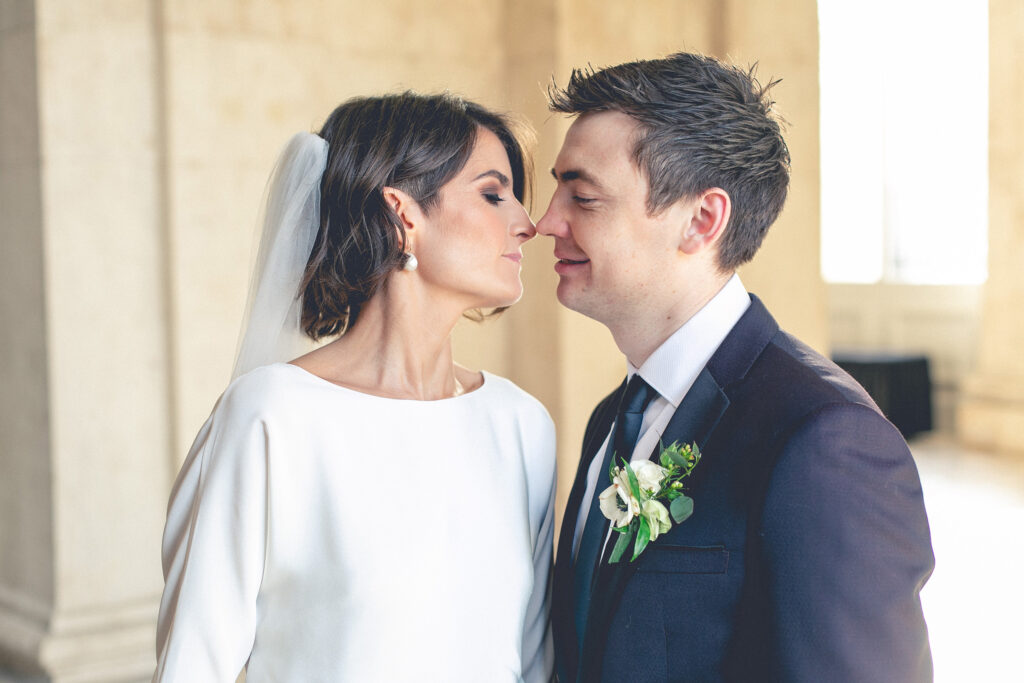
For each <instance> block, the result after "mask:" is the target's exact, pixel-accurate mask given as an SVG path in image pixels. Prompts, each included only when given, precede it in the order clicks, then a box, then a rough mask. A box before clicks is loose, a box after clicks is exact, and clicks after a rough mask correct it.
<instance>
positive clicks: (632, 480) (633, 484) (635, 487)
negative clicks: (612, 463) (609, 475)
mask: <svg viewBox="0 0 1024 683" xmlns="http://www.w3.org/2000/svg"><path fill="white" fill-rule="evenodd" d="M622 466H623V467H624V468H625V470H626V476H627V477H628V478H629V491H630V493H632V494H633V497H634V498H636V499H637V500H640V483H639V482H638V481H637V480H636V473H635V472H633V468H632V467H630V466H629V463H628V462H626V461H625V460H623V461H622Z"/></svg>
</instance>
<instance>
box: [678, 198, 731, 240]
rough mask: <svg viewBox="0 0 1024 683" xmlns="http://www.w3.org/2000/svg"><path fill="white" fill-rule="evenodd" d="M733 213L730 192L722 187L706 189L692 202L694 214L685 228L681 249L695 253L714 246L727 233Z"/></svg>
mask: <svg viewBox="0 0 1024 683" xmlns="http://www.w3.org/2000/svg"><path fill="white" fill-rule="evenodd" d="M731 213H732V200H731V199H730V198H729V193H728V192H726V191H725V190H723V189H722V188H720V187H712V188H711V189H708V190H704V191H703V192H702V193H701V194H700V196H699V197H697V199H696V201H694V202H693V204H692V216H691V217H690V220H689V224H688V225H687V226H685V228H684V229H683V235H682V238H681V239H680V241H679V250H680V251H682V252H683V253H686V254H690V255H693V254H697V253H699V252H701V251H703V250H705V249H709V248H711V247H712V246H714V245H715V243H717V242H718V240H719V239H721V237H722V235H723V234H724V233H725V227H726V225H727V224H728V223H729V216H730V215H731Z"/></svg>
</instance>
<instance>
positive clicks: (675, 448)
mask: <svg viewBox="0 0 1024 683" xmlns="http://www.w3.org/2000/svg"><path fill="white" fill-rule="evenodd" d="M662 453H664V454H665V455H666V456H667V457H668V459H669V460H671V461H672V464H673V465H675V466H676V467H679V468H680V469H682V470H683V471H684V472H685V471H686V467H687V462H686V457H685V456H684V455H683V453H682V451H680V449H679V442H677V441H674V442H672V445H671V446H669V447H668V448H666V449H665V450H663V451H662Z"/></svg>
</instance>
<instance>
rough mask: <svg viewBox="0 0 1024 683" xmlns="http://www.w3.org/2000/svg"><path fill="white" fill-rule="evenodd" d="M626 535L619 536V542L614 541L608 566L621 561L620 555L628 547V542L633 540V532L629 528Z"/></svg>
mask: <svg viewBox="0 0 1024 683" xmlns="http://www.w3.org/2000/svg"><path fill="white" fill-rule="evenodd" d="M624 528H625V529H627V531H626V533H623V534H619V540H617V541H615V547H614V548H612V556H611V557H610V558H608V564H615V563H616V562H618V561H619V560H621V559H622V554H623V553H624V552H626V548H628V547H629V542H630V541H631V540H633V532H632V530H631V529H630V528H629V527H624Z"/></svg>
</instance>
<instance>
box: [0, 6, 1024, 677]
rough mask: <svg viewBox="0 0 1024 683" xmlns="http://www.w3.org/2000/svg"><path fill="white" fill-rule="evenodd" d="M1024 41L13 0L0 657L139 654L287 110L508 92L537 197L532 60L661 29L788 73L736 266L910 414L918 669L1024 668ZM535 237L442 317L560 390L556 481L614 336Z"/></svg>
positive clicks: (888, 405)
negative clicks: (785, 172) (777, 138)
mask: <svg viewBox="0 0 1024 683" xmlns="http://www.w3.org/2000/svg"><path fill="white" fill-rule="evenodd" d="M1022 45H1024V3H1022V2H1020V1H1019V0H990V1H989V2H987V3H985V2H974V1H971V0H961V1H959V2H957V1H953V0H950V1H949V2H938V3H936V2H923V1H914V0H889V1H887V2H884V3H882V2H880V1H878V0H868V1H863V2H859V3H856V4H854V3H842V2H838V1H832V2H830V1H829V0H821V1H820V2H815V1H814V0H777V1H776V2H772V3H763V2H756V1H755V0H643V1H640V0H617V1H613V0H608V1H593V0H592V1H585V0H518V1H513V0H475V1H473V2H468V1H466V2H459V1H456V0H438V1H435V2H430V3H427V2H421V1H418V0H376V1H375V2H361V1H356V0H301V1H300V0H293V1H290V2H289V1H286V0H276V1H269V0H252V1H249V2H247V1H245V0H90V1H89V2H82V1H79V0H35V1H33V0H0V681H4V682H13V681H21V682H23V681H60V682H72V681H74V682H86V681H90V682H91V681H97V682H98V681H142V680H148V678H149V676H150V675H151V673H152V669H153V666H154V662H155V658H154V652H153V650H154V645H153V643H154V639H155V636H154V629H155V619H156V611H157V607H158V604H159V596H160V592H161V589H162V586H163V581H162V575H161V568H160V535H161V532H162V528H163V523H164V514H165V509H166V502H167V496H168V493H169V491H170V487H171V484H172V482H173V479H174V476H175V474H176V472H177V469H178V467H179V466H180V464H181V461H182V459H183V458H184V455H185V453H186V451H187V449H188V446H189V445H190V443H191V440H192V438H193V436H194V435H195V433H196V431H197V430H198V428H199V427H200V425H201V424H202V422H203V420H204V419H205V418H206V416H207V415H208V414H209V411H210V409H211V408H212V406H213V404H214V402H215V401H216V399H217V397H218V396H219V394H220V392H221V391H222V390H223V389H224V387H225V386H226V384H227V381H228V379H229V375H230V371H231V364H232V360H233V355H234V351H235V344H236V341H237V336H238V326H239V323H240V320H241V315H242V307H243V304H244V300H245V295H246V291H247V286H248V271H249V264H250V262H251V259H252V258H253V256H254V245H253V239H254V236H255V234H256V229H255V221H256V217H257V213H258V210H259V203H260V199H261V195H262V192H263V187H264V183H265V181H266V178H267V176H268V174H269V171H270V168H271V166H272V164H273V162H274V159H275V158H276V156H277V154H278V152H279V151H280V149H281V147H282V146H283V144H284V143H285V142H286V141H287V139H288V138H289V137H290V136H291V134H293V133H294V132H295V131H298V130H315V129H317V128H318V127H319V126H320V124H321V123H322V121H323V119H324V118H325V117H326V116H327V114H328V113H329V112H330V111H331V110H332V109H333V108H334V106H336V105H337V104H338V103H339V102H341V101H342V100H344V99H346V98H348V97H351V96H354V95H363V94H374V93H382V92H387V91H394V90H401V89H407V88H411V89H415V90H420V91H436V90H442V89H448V90H452V91H454V92H457V93H460V94H462V95H465V96H467V97H469V98H472V99H475V100H478V101H480V102H481V103H484V104H486V105H489V106H491V107H494V108H498V109H501V110H508V111H513V112H517V113H519V114H520V115H522V116H523V117H525V118H526V119H527V120H528V121H529V122H530V123H531V124H532V125H533V127H534V128H535V129H536V131H537V138H538V142H537V146H536V149H535V156H536V164H537V169H538V173H537V181H536V197H535V200H534V202H533V207H532V215H533V217H534V219H537V218H539V217H540V216H541V215H542V214H543V211H544V209H545V207H546V205H547V200H548V198H549V197H550V194H551V190H552V182H551V180H550V176H549V174H548V172H547V170H548V168H549V167H550V166H551V164H552V163H553V160H554V158H555V155H556V154H557V150H558V147H559V145H560V143H561V140H562V136H563V135H564V132H565V130H566V128H567V126H568V122H567V121H566V120H564V119H563V118H562V117H558V116H553V115H550V114H548V113H547V111H546V108H545V99H544V88H545V86H546V85H547V84H548V83H550V82H551V80H552V79H554V80H555V81H557V82H558V83H564V82H565V81H566V79H567V77H568V74H569V73H570V70H571V69H572V68H573V67H580V66H585V65H587V64H592V65H594V66H595V67H601V66H606V65H610V64H614V63H617V62H621V61H626V60H632V59H638V58H653V57H659V56H663V55H665V54H668V53H671V52H674V51H678V50H689V51H698V52H703V53H706V54H711V55H714V56H717V57H720V58H723V59H727V60H731V61H733V62H735V63H737V64H741V65H747V64H750V63H753V62H755V61H756V62H758V63H759V67H758V72H759V74H760V76H761V79H762V81H766V80H769V79H772V78H782V82H781V84H780V85H779V86H778V87H777V88H776V89H775V90H774V91H773V92H774V94H775V97H776V99H777V109H778V111H779V113H780V114H781V115H782V116H783V117H785V119H786V120H787V121H788V128H787V134H786V137H787V140H788V143H789V146H790V150H791V152H792V156H793V178H792V185H791V191H790V197H789V200H788V203H787V206H786V209H785V211H784V212H783V215H782V216H781V217H780V219H779V220H778V222H777V223H776V225H775V226H774V227H773V228H772V230H771V232H770V233H769V236H768V238H767V241H766V243H765V245H764V247H763V248H762V250H761V252H760V254H759V255H758V257H757V258H756V259H755V262H754V263H753V264H752V265H750V266H748V267H746V268H744V269H743V270H742V271H741V276H742V278H743V281H744V284H745V285H746V286H747V288H748V289H749V290H750V291H752V292H754V293H756V294H758V295H759V296H760V297H761V298H762V299H764V300H765V302H766V304H767V305H768V307H769V308H770V309H771V310H772V312H773V313H774V314H775V316H776V318H777V319H778V320H779V322H780V324H781V325H782V326H783V327H784V328H786V329H787V330H788V331H790V332H792V333H794V334H796V335H797V336H799V337H801V338H802V339H803V340H804V341H806V342H808V343H809V344H811V345H812V346H814V347H815V348H816V349H818V350H819V351H821V352H823V353H825V354H827V355H831V356H833V357H835V358H836V359H837V361H839V362H840V363H841V364H843V365H844V367H847V368H848V369H849V370H850V371H851V372H852V373H853V374H854V375H855V376H857V377H858V378H859V379H861V381H862V382H863V383H864V384H865V386H866V387H867V388H868V389H869V391H871V392H872V394H873V395H874V396H875V398H876V400H877V401H878V402H879V404H880V406H881V407H882V408H883V409H884V410H885V411H886V413H887V414H888V415H889V417H890V419H892V420H893V422H894V423H895V424H897V426H898V427H900V428H901V430H903V432H904V434H905V435H906V436H907V437H908V438H909V439H910V442H911V448H912V450H913V451H914V453H915V457H916V459H917V461H918V465H919V467H920V469H921V472H922V479H923V481H924V490H925V499H926V503H927V505H928V510H929V515H930V517H931V521H932V526H933V536H934V543H935V551H936V556H937V560H938V565H937V569H936V572H935V575H934V577H933V579H932V581H931V582H930V583H929V584H928V585H927V586H926V587H925V589H924V592H923V594H922V596H923V601H924V605H925V611H926V617H927V619H928V622H929V628H930V632H931V641H932V647H933V652H934V658H935V665H936V680H939V681H960V680H967V679H968V677H970V678H971V679H973V680H985V681H1001V680H1019V678H1016V677H1015V675H1017V676H1019V666H1017V665H1016V664H1015V659H1014V658H1013V657H1012V654H1013V652H1014V648H1016V647H1019V642H1020V640H1021V638H1022V637H1024V629H1022V627H1021V625H1020V622H1019V620H1018V619H1017V617H1018V615H1019V613H1020V612H1021V611H1022V610H1024V591H1022V588H1021V586H1020V585H1019V583H1018V581H1017V579H1016V574H1017V573H1018V572H1019V568H1020V567H1021V565H1022V564H1024V541H1022V535H1021V534H1020V532H1019V531H1018V530H1019V529H1020V528H1021V527H1022V526H1024V354H1022V353H1021V349H1022V348H1024V316H1022V314H1021V305H1020V303H1019V302H1020V301H1021V295H1024V268H1022V267H1021V264H1022V263H1024V259H1022V256H1024V193H1022V185H1021V180H1020V179H1021V178H1022V177H1024V125H1022V118H1024V117H1022V114H1024V66H1022V65H1024V60H1022V59H1021V57H1022V56H1024V54H1022V53H1024V49H1022V47H1021V46H1022ZM551 250H552V245H551V243H550V241H549V240H547V239H546V238H543V237H540V238H538V239H536V240H534V241H533V242H531V243H530V244H528V245H527V248H526V259H525V261H524V280H525V283H526V295H525V297H524V299H523V301H522V302H521V303H520V304H518V305H517V306H516V307H514V308H513V309H512V310H510V311H509V312H508V313H506V314H505V315H503V316H502V317H501V318H499V319H497V320H495V321H490V322H487V323H484V324H474V323H468V322H467V323H464V324H462V325H461V326H460V328H459V329H458V330H457V331H456V339H455V344H456V356H457V358H458V359H459V360H460V361H461V362H462V363H463V364H465V365H468V366H470V367H483V368H487V369H489V370H491V371H493V372H496V373H498V374H504V375H506V376H509V377H511V378H512V379H513V380H515V381H516V382H517V383H519V384H520V385H521V386H522V387H524V388H525V389H527V390H528V391H530V392H532V393H534V394H535V395H536V396H537V397H539V398H540V399H541V400H542V401H543V402H544V403H545V405H546V406H547V408H548V410H549V411H550V412H551V414H552V416H553V417H554V419H555V421H556V423H557V425H558V428H559V462H560V469H559V495H558V509H559V512H560V511H561V507H562V506H563V505H564V501H565V498H566V496H567V495H568V490H569V486H570V484H571V481H572V475H573V473H574V470H575V463H576V459H577V458H578V453H579V447H580V440H581V438H582V433H583V428H584V426H585V424H586V419H587V417H588V415H589V412H590V409H591V407H592V406H593V405H594V403H595V402H596V401H597V400H598V399H599V398H600V397H602V396H603V395H604V394H605V393H607V392H608V391H609V390H611V389H612V388H614V387H615V386H616V385H617V384H618V383H619V382H620V381H621V378H622V376H623V375H624V371H625V365H624V362H623V359H622V356H621V354H620V353H619V352H618V351H617V349H616V348H615V346H614V344H613V343H612V341H611V338H610V336H609V335H608V333H607V332H606V331H605V330H604V328H602V327H600V326H599V325H597V324H595V323H593V322H591V321H589V320H587V319H585V318H583V317H581V316H579V315H577V314H575V313H572V312H569V311H566V310H564V309H562V308H560V307H559V305H558V303H557V301H556V299H555V297H554V286H555V283H556V281H557V278H556V276H555V274H554V272H553V270H552V266H553V263H554V258H553V256H552V254H551ZM682 608H685V606H682Z"/></svg>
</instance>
